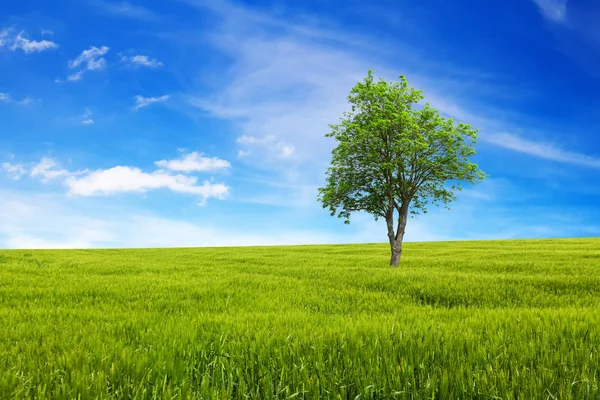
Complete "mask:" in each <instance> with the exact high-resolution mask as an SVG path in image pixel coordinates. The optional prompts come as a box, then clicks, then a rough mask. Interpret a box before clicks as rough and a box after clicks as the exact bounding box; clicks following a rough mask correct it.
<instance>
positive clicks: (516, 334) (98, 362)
mask: <svg viewBox="0 0 600 400" xmlns="http://www.w3.org/2000/svg"><path fill="white" fill-rule="evenodd" d="M388 261H389V260H388V248H387V247H386V245H379V244H377V245H344V246H298V247H263V248H235V249H233V248H216V249H168V250H165V249H162V250H161V249H152V250H71V251H0V398H2V399H9V398H38V399H63V398H64V399H67V398H69V399H71V398H83V399H87V398H136V399H146V398H162V399H172V398H178V399H179V398H205V399H213V398H218V399H221V398H222V399H228V398H236V399H246V398H256V399H285V398H296V399H302V398H309V399H375V398H378V399H382V398H400V399H404V398H405V399H408V398H411V399H425V398H428V399H432V398H454V399H459V398H481V399H494V398H496V399H497V398H502V399H517V398H518V399H530V398H535V399H538V398H549V399H571V398H577V399H598V398H600V390H599V383H600V358H599V357H600V240H598V239H581V240H580V239H577V240H530V241H498V242H454V243H450V242H447V243H429V244H425V243H423V244H421V243H414V244H406V245H405V252H404V258H403V264H402V265H401V267H400V268H399V269H391V268H389V267H387V263H388Z"/></svg>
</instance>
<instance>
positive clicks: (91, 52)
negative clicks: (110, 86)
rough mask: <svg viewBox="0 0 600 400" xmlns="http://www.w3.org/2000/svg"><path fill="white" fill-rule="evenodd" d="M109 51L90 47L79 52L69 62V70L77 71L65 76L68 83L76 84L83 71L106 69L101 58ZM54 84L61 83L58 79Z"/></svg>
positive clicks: (104, 48) (105, 48)
mask: <svg viewBox="0 0 600 400" xmlns="http://www.w3.org/2000/svg"><path fill="white" fill-rule="evenodd" d="M109 50H110V49H109V48H108V47H107V46H102V47H95V46H92V47H90V48H89V49H87V50H84V51H82V52H81V54H80V55H79V56H77V57H76V58H75V59H73V60H70V61H69V68H71V69H79V70H78V71H76V72H74V73H72V74H69V75H68V76H67V81H68V82H77V81H80V80H81V79H82V78H83V75H84V73H85V71H100V70H103V69H104V68H106V65H107V63H106V59H105V58H104V57H103V56H104V55H105V54H106V53H108V51H109ZM55 82H56V83H62V81H61V80H60V79H57V80H55Z"/></svg>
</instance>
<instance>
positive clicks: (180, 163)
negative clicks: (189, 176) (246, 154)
mask: <svg viewBox="0 0 600 400" xmlns="http://www.w3.org/2000/svg"><path fill="white" fill-rule="evenodd" d="M155 164H156V165H157V166H158V167H160V168H165V169H169V170H171V171H181V172H194V171H199V172H200V171H204V172H206V171H217V170H221V169H227V168H229V167H230V166H231V164H230V163H229V161H226V160H222V159H220V158H218V157H205V156H203V155H202V153H198V152H193V153H189V154H184V155H183V156H182V157H180V158H178V159H175V160H160V161H157V162H155Z"/></svg>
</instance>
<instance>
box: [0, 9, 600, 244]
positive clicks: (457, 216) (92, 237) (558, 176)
mask: <svg viewBox="0 0 600 400" xmlns="http://www.w3.org/2000/svg"><path fill="white" fill-rule="evenodd" d="M5 3H6V4H5ZM5 3H3V4H2V6H1V9H0V166H1V168H0V247H3V248H61V247H67V248H68V247H148V246H150V247H154V246H215V245H251V244H258V245H262V244H303V243H350V242H384V241H385V239H386V237H385V227H384V226H383V225H381V223H380V222H374V221H373V220H372V218H371V217H370V216H368V215H356V216H355V218H353V220H352V223H351V225H349V226H347V225H344V224H343V223H342V222H341V221H340V220H337V219H335V218H331V217H329V215H328V213H327V212H326V210H323V209H322V208H321V207H320V205H319V204H318V202H317V200H316V198H317V193H316V189H317V188H318V187H319V186H320V185H321V184H322V183H323V182H324V172H325V170H326V168H327V164H328V162H329V155H330V151H331V148H332V146H333V143H332V142H331V141H330V140H329V139H326V138H324V134H325V133H327V130H328V128H327V124H329V123H335V122H336V121H337V120H338V118H339V117H340V116H341V114H342V113H343V111H344V110H345V109H346V101H345V98H346V96H347V94H348V92H349V90H350V88H351V87H352V86H353V85H354V84H355V83H356V82H357V81H359V80H361V79H362V78H363V77H364V76H365V75H366V73H367V71H368V70H369V69H373V70H374V72H375V74H376V75H378V76H381V77H384V78H385V79H389V80H391V79H396V78H397V77H398V75H400V74H404V75H406V76H407V78H408V79H409V82H410V83H411V84H412V85H413V86H416V87H418V88H420V89H422V90H423V91H424V94H425V98H426V100H427V101H429V102H430V103H431V104H432V105H433V106H435V107H437V108H438V109H439V110H440V111H441V112H442V113H444V114H445V115H446V116H451V117H454V118H455V119H458V120H463V121H465V122H468V123H471V124H472V125H473V126H474V127H476V128H478V129H479V135H480V140H479V143H478V145H477V150H478V154H477V162H478V163H479V165H480V166H481V168H482V169H483V170H484V171H485V172H487V173H488V174H489V175H490V177H489V178H488V179H487V180H486V181H485V182H484V183H482V184H480V185H477V186H475V187H471V188H468V189H466V190H465V191H464V192H462V193H461V194H460V195H459V200H458V201H457V202H456V203H454V204H452V206H451V210H450V211H448V210H445V209H443V208H442V209H432V210H431V211H430V213H429V214H427V215H425V216H421V217H418V218H417V219H414V220H411V221H409V225H408V228H407V235H406V239H407V240H410V241H422V240H425V241H427V240H453V239H507V238H527V237H583V236H600V206H599V204H600V184H599V182H600V141H598V140H597V138H598V133H599V132H600V120H599V119H598V118H597V115H598V114H599V110H600V96H598V93H600V70H599V69H598V65H600V27H599V26H598V24H597V23H596V22H597V20H598V17H599V16H600V5H598V4H597V3H596V2H595V1H592V0H579V1H576V0H570V1H569V0H503V1H495V0H494V1H486V2H473V1H466V0H457V1H453V2H449V1H445V0H443V1H442V0H433V1H429V2H422V1H417V0H403V1H380V2H367V1H355V0H346V1H341V0H335V1H328V2H324V1H317V0H308V1H303V2H283V1H267V0H261V1H252V2H234V1H221V0H172V1H159V0H149V1H143V2H142V1H134V0H132V1H131V2H123V1H120V0H111V1H109V0H82V1H79V0H78V1H75V0H57V1H52V2H46V1H41V0H34V1H27V2H5Z"/></svg>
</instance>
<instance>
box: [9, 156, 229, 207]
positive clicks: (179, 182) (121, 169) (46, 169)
mask: <svg viewBox="0 0 600 400" xmlns="http://www.w3.org/2000/svg"><path fill="white" fill-rule="evenodd" d="M190 156H191V157H183V158H181V159H179V160H170V161H165V160H162V161H158V162H156V164H157V165H164V166H165V167H166V168H170V169H172V170H176V171H184V172H186V173H188V172H207V171H214V170H216V169H221V168H226V165H227V166H229V163H228V162H227V161H225V160H221V159H218V158H207V157H202V156H201V154H200V153H196V152H194V153H191V154H190ZM2 169H4V170H5V171H6V172H7V173H8V174H9V175H11V176H14V175H19V176H18V177H21V176H22V175H24V174H26V173H27V170H28V168H27V167H26V166H25V165H24V164H12V163H8V162H5V163H4V164H2ZM29 175H30V176H31V177H32V178H35V179H39V180H40V181H42V182H43V183H48V182H50V181H57V182H61V183H63V184H64V185H65V186H66V187H67V193H68V194H70V195H73V196H85V197H89V196H108V195H113V194H118V193H145V192H148V191H150V190H158V189H167V190H171V191H173V192H176V193H185V194H192V195H196V196H198V197H200V202H199V204H200V205H204V204H205V203H206V200H208V199H210V198H216V199H224V198H225V197H227V195H228V194H229V187H228V186H227V185H225V184H223V183H213V182H212V181H208V180H205V181H203V182H202V183H201V184H200V183H199V182H198V178H197V177H195V176H189V175H185V174H181V173H180V174H174V173H172V172H170V171H167V170H164V169H159V170H156V171H154V172H144V171H142V170H141V169H139V168H136V167H130V166H116V167H113V168H108V169H100V170H95V171H89V170H87V169H86V170H83V171H74V172H72V171H68V170H66V169H63V168H61V166H60V164H59V163H58V161H56V160H55V159H54V158H51V157H43V158H42V159H41V160H40V162H39V163H35V164H33V165H32V166H31V168H30V170H29Z"/></svg>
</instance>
